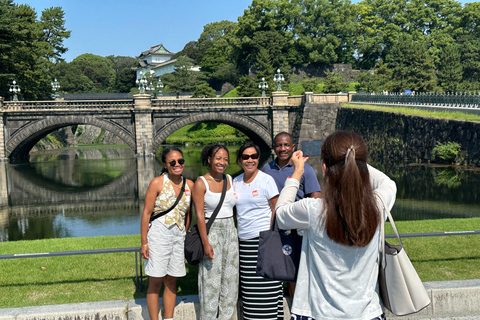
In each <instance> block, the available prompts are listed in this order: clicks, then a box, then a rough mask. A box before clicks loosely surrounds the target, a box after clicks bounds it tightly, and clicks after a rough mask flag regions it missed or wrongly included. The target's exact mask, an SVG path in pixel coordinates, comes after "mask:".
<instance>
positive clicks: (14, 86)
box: [9, 80, 20, 101]
mask: <svg viewBox="0 0 480 320" xmlns="http://www.w3.org/2000/svg"><path fill="white" fill-rule="evenodd" d="M9 91H10V92H11V93H13V98H12V101H18V97H17V93H18V92H20V87H19V86H18V84H17V82H16V81H15V80H13V82H12V84H11V85H10V90H9Z"/></svg>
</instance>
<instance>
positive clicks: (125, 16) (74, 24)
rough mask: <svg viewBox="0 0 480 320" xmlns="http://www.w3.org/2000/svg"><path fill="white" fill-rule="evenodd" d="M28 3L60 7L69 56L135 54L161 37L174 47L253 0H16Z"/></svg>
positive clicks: (168, 46) (37, 7)
mask: <svg viewBox="0 0 480 320" xmlns="http://www.w3.org/2000/svg"><path fill="white" fill-rule="evenodd" d="M14 2H15V3H17V4H28V5H29V6H31V7H32V8H34V9H35V11H36V12H37V17H38V18H40V16H41V14H42V11H43V9H45V8H50V7H62V9H63V11H64V12H65V27H66V28H67V30H71V35H70V38H68V39H66V40H65V41H64V46H65V47H66V48H68V51H67V52H66V53H65V54H64V55H63V58H64V59H65V60H66V61H67V62H70V61H72V60H73V59H74V58H75V57H77V56H79V55H81V54H83V53H92V54H96V55H99V56H103V57H105V56H108V55H114V56H129V57H135V56H138V55H140V53H141V52H142V51H145V50H148V49H149V48H150V47H153V46H155V45H158V44H160V43H162V44H163V45H164V47H165V48H166V49H167V50H169V51H171V52H178V51H180V50H182V49H183V47H184V46H185V45H186V44H187V43H188V42H190V41H195V40H198V37H199V36H200V34H201V33H202V31H203V27H204V26H205V25H206V24H208V23H210V22H216V21H221V20H230V21H237V18H238V17H239V16H241V15H243V11H244V10H246V9H248V6H249V5H250V4H251V3H252V0H207V1H205V0H203V1H202V0H170V1H166V0H143V1H136V0H116V1H112V0H15V1H14Z"/></svg>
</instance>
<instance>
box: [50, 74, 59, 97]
mask: <svg viewBox="0 0 480 320" xmlns="http://www.w3.org/2000/svg"><path fill="white" fill-rule="evenodd" d="M50 84H51V85H52V91H53V93H52V98H53V99H57V98H59V97H60V94H59V93H58V89H60V83H58V81H57V78H55V80H53V81H52V82H51V83H50Z"/></svg>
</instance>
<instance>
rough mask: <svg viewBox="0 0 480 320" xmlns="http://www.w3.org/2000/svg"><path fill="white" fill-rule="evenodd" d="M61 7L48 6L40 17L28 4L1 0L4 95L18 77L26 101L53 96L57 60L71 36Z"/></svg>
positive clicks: (1, 92)
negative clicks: (65, 24) (52, 86)
mask: <svg viewBox="0 0 480 320" xmlns="http://www.w3.org/2000/svg"><path fill="white" fill-rule="evenodd" d="M64 23H65V20H64V19H63V11H62V10H61V8H60V7H52V8H48V9H45V10H44V11H43V13H42V17H41V19H40V20H37V14H36V12H35V10H34V9H33V8H31V7H30V6H28V5H15V4H14V3H13V2H12V1H10V0H0V95H1V96H5V97H8V84H9V83H11V81H12V80H14V79H15V80H16V81H17V83H18V84H19V85H20V87H21V89H22V97H23V98H24V99H26V100H42V99H48V98H50V94H51V87H50V82H51V80H53V79H52V76H53V75H52V69H53V61H57V60H58V59H59V56H60V55H61V54H62V53H63V52H65V51H64V50H66V49H65V48H64V47H63V44H62V41H63V40H64V39H66V38H67V37H69V35H70V33H69V31H67V30H65V28H64V26H63V25H64Z"/></svg>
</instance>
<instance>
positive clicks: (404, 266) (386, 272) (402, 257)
mask: <svg viewBox="0 0 480 320" xmlns="http://www.w3.org/2000/svg"><path fill="white" fill-rule="evenodd" d="M379 198H380V199H381V201H382V204H383V210H384V212H385V214H386V215H387V216H388V219H389V220H390V223H391V225H392V228H393V231H394V232H395V234H396V236H397V239H398V241H399V243H400V245H391V244H389V243H388V242H386V241H385V218H382V219H381V220H382V221H381V242H380V243H381V244H384V245H380V266H379V275H378V284H379V290H380V297H381V298H382V300H383V304H384V306H385V308H387V309H388V310H390V311H391V312H392V313H393V314H395V315H397V316H403V315H407V314H411V313H415V312H419V311H420V310H422V309H423V308H425V307H427V306H428V305H429V304H430V297H429V296H428V293H427V291H426V290H425V287H424V286H423V283H422V280H421V279H420V277H419V276H418V274H417V271H415V268H414V267H413V265H412V263H411V262H410V259H409V258H408V255H407V253H406V252H405V249H404V248H403V243H402V240H401V239H400V235H399V234H398V231H397V227H396V226H395V222H394V221H393V218H392V215H391V214H390V210H389V209H388V207H387V206H386V205H385V202H384V201H383V199H382V198H381V197H380V196H379Z"/></svg>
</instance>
